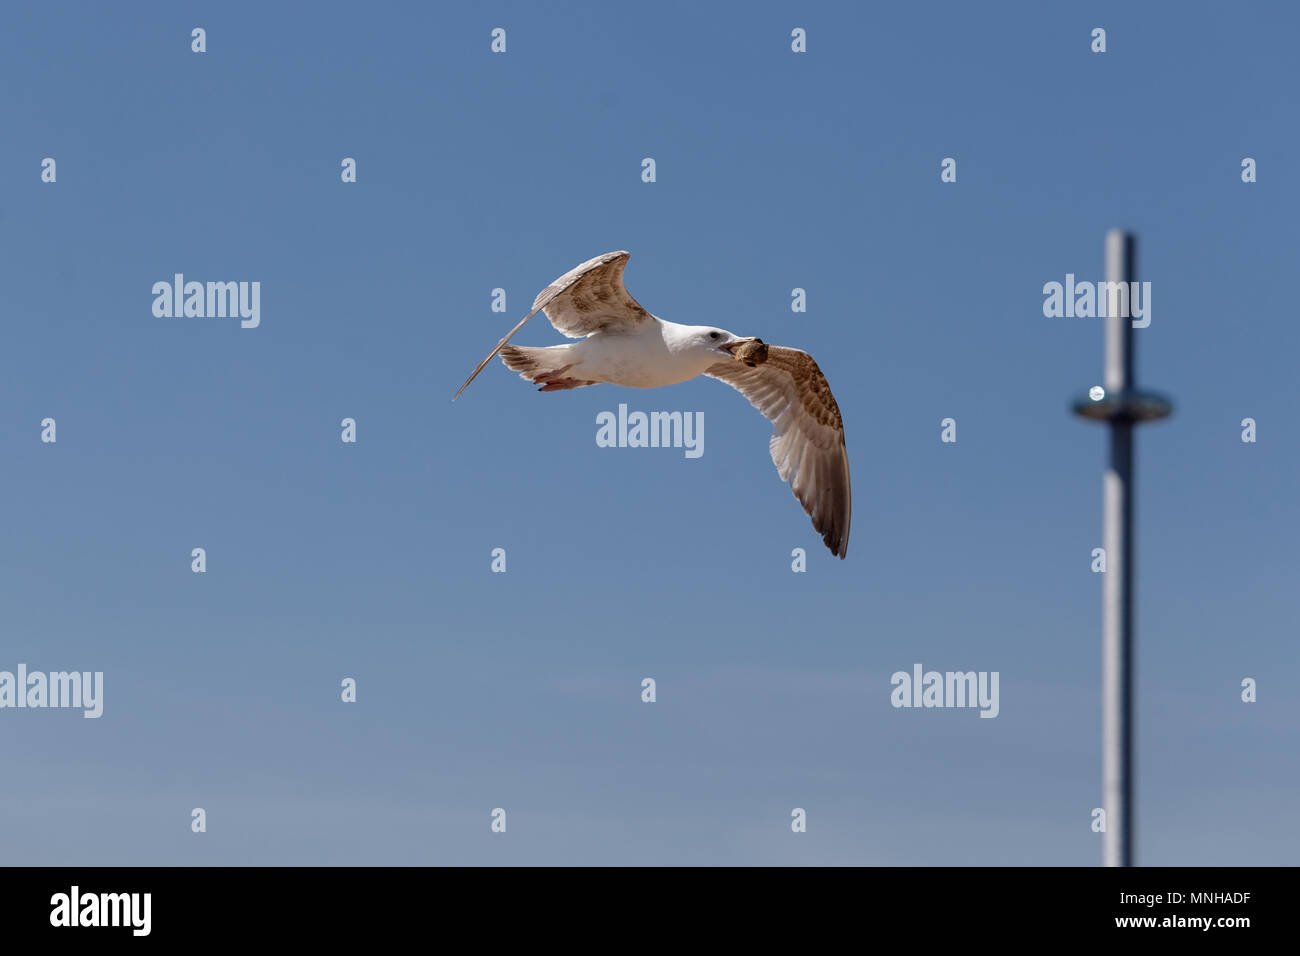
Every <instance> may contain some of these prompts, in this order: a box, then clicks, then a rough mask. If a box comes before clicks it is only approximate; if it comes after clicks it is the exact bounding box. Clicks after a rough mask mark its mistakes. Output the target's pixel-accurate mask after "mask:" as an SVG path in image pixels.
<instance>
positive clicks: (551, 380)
mask: <svg viewBox="0 0 1300 956" xmlns="http://www.w3.org/2000/svg"><path fill="white" fill-rule="evenodd" d="M627 260H628V254H627V253H626V252H607V253H605V254H604V255H603V256H597V257H596V258H594V259H589V260H587V261H586V262H584V263H583V264H582V265H580V266H578V267H577V268H576V269H574V270H572V271H571V272H566V273H565V274H564V275H562V276H560V278H558V279H556V280H555V281H554V282H552V283H551V284H550V285H548V286H547V287H546V288H545V289H543V290H542V291H541V293H540V294H539V295H538V296H537V298H536V299H535V300H534V302H533V310H532V311H531V312H529V313H528V314H527V315H526V316H524V318H523V320H522V321H521V322H520V323H519V324H518V325H516V326H515V327H514V328H513V329H511V330H510V331H509V332H508V333H506V336H505V338H503V339H502V340H501V341H500V342H498V343H497V344H496V348H494V349H493V350H492V351H491V352H489V353H488V354H487V356H486V357H485V358H484V359H483V361H481V362H479V363H478V367H477V368H475V369H474V371H473V372H472V373H470V376H469V378H467V379H466V380H465V384H464V385H462V386H461V387H460V391H458V392H456V395H455V397H453V398H452V401H455V400H456V399H457V398H459V397H460V393H461V392H463V391H465V389H466V388H467V387H468V386H469V383H470V382H472V381H474V379H475V377H477V375H478V373H479V372H481V371H483V367H484V366H485V365H487V363H488V362H490V361H492V356H494V355H496V354H497V353H498V352H499V353H501V360H502V361H503V362H504V363H505V364H506V367H507V368H511V369H513V370H515V371H517V372H519V374H520V377H521V378H525V379H528V380H529V381H530V382H533V383H534V384H537V385H541V386H542V387H541V389H539V391H543V392H556V391H561V390H564V389H570V388H581V387H583V386H584V385H597V384H600V383H602V382H606V383H609V384H611V385H626V386H629V387H631V388H658V387H660V386H661V385H675V384H677V383H678V382H684V381H686V380H687V379H691V378H695V377H696V376H699V375H707V376H708V377H709V378H716V379H719V380H721V381H723V382H726V383H727V384H728V385H730V386H731V387H732V388H734V389H736V390H737V391H738V392H740V394H742V395H744V396H745V397H746V398H747V399H749V401H750V404H752V405H753V406H754V407H755V408H757V409H758V410H759V411H760V412H762V413H763V414H764V415H765V416H767V418H769V419H770V420H771V421H772V424H773V431H772V438H771V440H770V441H769V443H768V446H769V449H770V451H771V453H772V461H773V463H775V465H776V470H777V472H778V473H779V474H780V476H781V480H782V481H788V482H789V483H790V490H791V491H793V492H794V496H795V497H796V498H798V499H799V503H800V504H802V505H803V509H804V511H806V512H807V513H808V515H809V516H811V517H812V524H813V527H814V528H815V529H816V530H817V531H818V533H819V534H821V536H822V541H824V542H825V543H826V547H828V548H830V549H831V553H832V554H837V555H839V556H840V557H841V558H843V557H844V555H845V553H846V552H847V551H848V546H849V517H850V514H851V512H852V505H853V492H852V488H851V487H850V485H849V458H848V454H847V452H846V451H845V449H844V422H843V420H842V419H841V417H840V409H839V406H838V405H837V404H835V397H834V396H833V395H832V394H831V387H830V385H829V384H827V382H826V377H825V376H824V375H822V372H821V369H819V368H818V367H817V363H816V362H814V361H813V358H812V356H811V355H809V354H808V353H807V352H801V351H799V350H798V349H790V348H782V347H780V346H776V345H771V346H769V345H765V344H764V343H763V341H762V340H761V339H757V338H743V337H741V336H738V335H734V334H732V333H731V332H728V331H727V330H726V329H718V328H713V327H712V326H707V325H679V324H678V323H676V322H668V321H666V320H664V319H660V318H657V317H656V316H653V315H651V314H650V313H649V312H647V311H646V310H645V309H643V308H642V307H641V305H640V304H639V303H638V302H637V301H636V299H634V298H632V296H630V295H628V292H627V289H626V288H625V287H624V286H623V269H624V267H626V266H627ZM539 311H544V312H545V313H546V317H547V318H548V319H550V320H551V325H553V326H555V329H556V331H558V332H561V333H563V334H564V335H566V336H568V337H569V338H571V339H581V341H579V342H575V343H573V344H570V345H552V346H549V347H547V348H523V347H520V346H516V345H509V344H507V343H509V341H510V338H511V336H513V335H514V334H515V333H516V332H518V331H519V330H520V329H522V328H523V327H524V323H525V322H527V321H528V320H529V319H531V318H532V317H533V316H534V315H536V314H537V313H538V312H539Z"/></svg>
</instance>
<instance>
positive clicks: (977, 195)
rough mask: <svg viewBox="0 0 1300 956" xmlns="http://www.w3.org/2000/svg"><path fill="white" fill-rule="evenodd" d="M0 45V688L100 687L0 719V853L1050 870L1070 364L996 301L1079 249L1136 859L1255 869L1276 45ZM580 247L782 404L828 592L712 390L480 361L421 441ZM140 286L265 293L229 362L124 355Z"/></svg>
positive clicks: (1123, 12)
mask: <svg viewBox="0 0 1300 956" xmlns="http://www.w3.org/2000/svg"><path fill="white" fill-rule="evenodd" d="M1144 7H1145V5H1144ZM7 20H8V24H7V29H6V30H5V31H3V33H0V79H2V80H3V82H0V116H2V117H3V126H4V129H5V133H6V135H5V137H4V142H3V147H2V148H0V182H3V184H4V186H3V189H0V227H2V228H0V263H3V266H0V268H2V269H3V280H4V283H3V285H4V295H5V299H4V304H5V308H4V314H5V321H4V322H3V325H0V449H2V452H3V462H4V468H3V472H2V474H3V478H2V479H0V480H2V481H3V487H4V492H5V493H4V535H3V538H2V539H0V540H2V541H3V544H0V582H2V583H0V670H11V671H12V670H14V669H15V668H16V666H17V665H18V664H19V663H25V664H26V665H27V667H28V668H29V669H31V670H43V671H54V670H86V671H103V672H104V675H105V676H104V682H105V692H104V697H105V700H104V715H103V716H102V717H101V718H100V719H98V720H85V719H83V718H82V717H81V714H80V712H76V711H69V710H21V711H19V710H0V760H2V761H3V768H4V769H3V777H4V780H5V786H4V787H2V788H0V861H4V862H7V863H17V864H182V865H189V864H193V865H202V864H242V863H251V864H352V863H357V864H361V863H366V864H545V863H562V864H631V863H640V864H945V865H948V864H976V863H990V864H1044V865H1091V864H1094V863H1096V862H1097V861H1098V860H1099V858H1100V847H1099V837H1098V835H1097V834H1095V833H1093V832H1091V830H1090V826H1089V824H1090V811H1091V809H1092V808H1093V807H1095V806H1098V805H1099V804H1100V799H1101V797H1100V782H1099V776H1100V753H1099V736H1100V690H1099V680H1100V633H1099V630H1100V589H1101V579H1100V577H1099V576H1098V575H1095V574H1093V573H1091V571H1090V569H1089V564H1090V552H1091V550H1092V549H1093V548H1094V547H1097V546H1098V545H1099V544H1100V534H1101V514H1100V511H1101V472H1102V464H1103V454H1104V430H1103V429H1101V428H1098V427H1095V426H1091V425H1088V424H1085V423H1082V422H1079V421H1077V420H1075V419H1073V418H1071V416H1070V415H1069V413H1068V403H1069V400H1070V399H1071V398H1072V397H1073V396H1074V395H1076V394H1077V393H1079V392H1081V391H1083V390H1085V389H1086V388H1087V387H1088V386H1090V385H1092V384H1095V383H1096V382H1097V381H1098V380H1099V378H1100V376H1101V347H1102V334H1101V327H1100V323H1099V322H1098V321H1097V320H1095V319H1091V320H1090V319H1049V318H1045V317H1044V315H1043V313H1042V302H1043V295H1042V286H1043V284H1044V283H1047V282H1051V281H1062V280H1063V279H1064V276H1065V274H1066V273H1075V274H1076V275H1077V276H1079V277H1080V278H1091V279H1094V280H1095V279H1100V278H1101V268H1102V264H1101V253H1102V239H1103V235H1104V233H1105V231H1106V230H1107V229H1109V228H1111V227H1114V226H1124V227H1128V228H1131V229H1133V230H1135V231H1136V232H1137V234H1138V236H1139V243H1140V247H1139V256H1140V264H1139V269H1140V278H1142V279H1145V280H1149V281H1150V282H1151V283H1152V290H1153V291H1152V323H1151V325H1150V327H1149V328H1147V329H1144V330H1142V331H1140V332H1139V333H1138V347H1139V350H1140V351H1139V356H1138V363H1139V377H1140V379H1141V381H1142V382H1143V383H1144V384H1146V385H1148V386H1149V387H1152V388H1159V389H1161V390H1163V391H1166V392H1167V393H1169V394H1170V395H1172V396H1173V398H1174V399H1175V401H1176V404H1177V410H1176V413H1175V416H1174V417H1173V418H1172V419H1171V420H1169V421H1167V422H1164V423H1161V424H1158V425H1154V426H1150V427H1147V428H1144V429H1143V430H1142V431H1141V432H1140V437H1139V450H1138V460H1139V478H1138V484H1139V509H1140V510H1139V513H1140V518H1139V526H1138V549H1139V560H1140V578H1139V581H1140V592H1139V597H1138V605H1137V606H1138V621H1139V650H1138V680H1139V695H1138V701H1137V706H1138V761H1139V763H1138V766H1139V777H1138V786H1139V803H1138V814H1139V816H1138V827H1139V837H1138V843H1137V857H1138V861H1139V862H1140V863H1147V864H1169V865H1190V864H1244V865H1251V864H1294V863H1295V862H1296V860H1297V856H1298V853H1297V851H1300V826H1298V825H1297V823H1296V818H1295V814H1294V807H1295V800H1296V795H1297V791H1298V790H1300V764H1298V763H1297V761H1296V759H1295V727H1296V725H1297V721H1298V720H1300V699H1298V697H1297V687H1296V684H1295V674H1296V673H1297V671H1296V664H1297V653H1296V650H1295V647H1296V644H1295V628H1296V625H1297V620H1298V618H1300V615H1298V614H1297V597H1296V590H1295V587H1294V582H1295V580H1296V576H1297V571H1300V545H1298V544H1297V537H1296V534H1295V530H1296V526H1297V518H1298V517H1300V514H1298V510H1300V508H1298V506H1297V503H1296V500H1297V499H1296V495H1295V484H1296V472H1297V466H1298V465H1300V453H1297V450H1296V445H1295V441H1294V431H1295V430H1294V420H1295V416H1296V411H1297V407H1296V405H1297V403H1296V394H1297V391H1296V379H1295V370H1294V362H1295V356H1296V355H1297V354H1298V352H1300V332H1297V324H1296V322H1295V315H1294V310H1295V286H1294V278H1293V276H1294V264H1295V262H1296V258H1297V255H1298V254H1300V229H1298V228H1297V225H1296V221H1297V220H1296V217H1295V214H1294V211H1295V209H1296V207H1297V199H1300V196H1298V195H1297V194H1298V192H1300V186H1298V185H1297V182H1296V180H1295V178H1294V177H1293V176H1291V175H1290V174H1289V173H1288V172H1287V166H1286V163H1287V162H1289V161H1291V159H1292V158H1293V157H1294V156H1295V155H1297V153H1298V152H1300V135H1298V134H1297V128H1296V124H1295V122H1294V113H1295V89H1296V80H1297V76H1296V70H1295V66H1294V57H1293V55H1292V54H1293V51H1292V49H1291V46H1292V43H1291V41H1292V38H1293V37H1294V35H1295V32H1296V28H1297V26H1300V23H1298V20H1300V18H1298V17H1297V15H1296V12H1295V10H1294V8H1291V7H1284V6H1283V5H1249V4H1239V5H1233V6H1230V7H1224V6H1222V5H1210V4H1180V5H1178V6H1177V7H1176V8H1175V7H1173V6H1156V5H1151V6H1150V8H1143V9H1135V8H1134V7H1133V5H1126V4H1090V5H1087V6H1086V7H1085V6H1083V5H1074V7H1073V8H1070V7H1067V6H1066V5H1058V4H1051V5H1047V4H1030V3H1023V4H1000V5H995V6H993V7H988V6H980V7H978V8H973V7H971V6H970V5H965V4H926V5H898V6H891V7H888V8H872V9H867V8H866V7H864V6H863V5H859V4H812V5H810V4H772V3H758V4H744V5H739V4H735V5H723V4H718V5H712V4H709V5H699V4H685V3H682V4H674V3H655V4H651V5H633V4H626V5H614V6H611V5H607V4H602V5H596V4H547V5H545V6H544V8H542V7H540V6H539V5H534V4H527V3H520V4H485V5H468V4H466V5H461V6H460V7H459V8H451V7H450V6H447V7H444V5H424V4H420V5H416V4H404V5H397V4H383V3H378V4H367V5H363V6H360V7H357V6H347V7H342V6H340V7H338V8H337V9H332V8H331V7H330V6H329V5H319V6H316V7H313V8H311V10H310V11H305V12H304V11H301V10H300V11H296V12H292V11H290V10H289V9H288V8H287V6H286V7H278V6H275V7H270V8H268V7H267V6H266V5H262V4H212V5H208V4H187V5H175V4H163V3H154V4H132V5H130V6H129V7H128V8H126V9H118V8H112V9H110V8H106V7H103V6H102V5H99V4H52V5H35V6H32V5H28V6H25V7H22V8H14V9H13V10H11V11H9V12H8V13H7ZM196 26H201V27H203V28H205V29H206V31H207V52H206V53H203V54H195V53H192V52H191V50H190V31H191V29H192V28H193V27H196ZM1098 26H1100V27H1104V28H1105V29H1106V30H1107V34H1108V36H1107V45H1108V50H1107V52H1106V53H1105V54H1094V53H1092V52H1090V49H1089V45H1090V33H1091V30H1092V29H1093V28H1094V27H1098ZM494 27H503V28H504V29H505V30H506V31H507V52H506V53H505V54H500V55H494V54H492V53H491V52H490V50H489V43H490V35H489V34H490V31H491V30H492V29H493V28H494ZM795 27H802V28H804V29H806V30H807V36H808V52H807V53H805V54H795V53H792V52H791V50H790V31H791V30H792V29H793V28H795ZM45 157H53V158H54V159H55V160H56V162H57V182H55V183H52V184H51V183H43V182H41V179H40V172H41V168H40V164H41V161H42V159H43V158H45ZM343 157H353V158H355V159H356V161H357V173H358V176H357V178H358V181H357V182H356V183H355V184H344V183H342V182H341V181H340V161H341V160H342V158H343ZM644 157H653V158H654V159H655V160H656V164H657V181H656V182H654V183H644V182H642V181H641V175H640V174H641V161H642V159H643V158H644ZM944 157H953V158H955V159H956V160H957V163H958V181H957V182H956V183H952V184H945V183H941V182H940V179H939V172H940V168H939V167H940V161H941V160H942V159H943V158H944ZM1243 157H1253V158H1254V159H1255V160H1256V161H1257V163H1258V182H1256V183H1253V184H1245V183H1243V182H1242V181H1241V178H1240V164H1241V161H1242V158H1243ZM612 249H628V250H630V251H631V253H632V258H631V261H630V264H629V266H628V269H627V276H626V277H627V283H628V287H629V289H630V291H631V292H632V294H633V295H634V296H636V297H637V298H638V300H639V301H641V302H642V303H643V304H644V305H645V306H646V307H647V308H648V309H650V310H651V311H652V312H654V313H655V314H657V315H660V316H663V317H665V318H668V319H673V320H676V321H681V322H688V323H699V324H708V325H719V326H722V327H725V328H728V329H731V330H732V331H735V332H737V333H739V334H748V335H759V336H761V337H763V338H764V339H765V340H767V341H770V342H776V343H780V344H786V345H791V346H795V347H799V348H803V349H805V350H807V351H808V352H810V353H811V354H812V355H814V356H815V357H816V358H817V360H818V362H819V363H820V365H821V367H822V369H823V370H824V372H825V373H826V375H827V376H828V378H829V380H830V383H831V385H832V387H833V388H834V391H835V394H836V396H837V398H838V401H839V405H840V407H841V409H842V411H843V415H844V419H845V426H846V434H847V442H848V449H849V453H850V460H851V465H852V474H853V480H854V491H855V507H854V518H855V521H854V525H853V531H852V537H851V541H850V547H849V552H848V558H847V560H846V561H843V562H841V561H838V560H836V559H833V558H832V557H831V556H830V555H829V554H828V553H827V552H826V551H825V550H824V548H823V547H822V545H821V543H820V540H819V538H818V536H817V535H815V533H814V532H813V531H812V528H811V526H810V524H809V522H808V519H807V517H806V516H805V515H804V514H803V513H802V510H801V509H800V508H799V506H798V504H797V503H796V502H795V501H794V499H793V498H792V497H791V495H790V492H789V490H788V488H787V487H785V486H784V485H783V484H782V483H781V482H780V481H779V479H778V478H777V476H776V473H775V470H774V469H773V467H772V465H771V462H770V460H769V459H768V455H767V436H768V435H769V433H770V425H769V424H768V423H767V422H766V421H764V420H763V419H762V418H761V417H760V416H759V415H758V414H757V413H756V412H755V411H753V410H752V409H751V408H750V407H749V405H748V403H747V402H746V401H745V400H744V399H743V398H741V397H740V396H739V395H738V394H736V393H734V392H733V391H732V390H731V389H729V388H726V387H725V386H723V385H721V384H720V383H718V382H714V381H709V380H700V381H693V382H689V383H685V384H683V385H679V386H675V387H672V388H669V389H663V390H658V391H648V392H643V391H635V390H627V389H617V388H614V387H611V386H601V387H596V388H588V389H581V390H577V391H572V392H560V393H555V394H545V395H539V394H537V393H536V392H535V391H534V390H533V389H532V388H531V387H530V386H528V385H527V384H525V383H523V382H521V381H520V380H519V379H518V378H517V377H516V376H515V375H514V373H511V372H509V371H507V370H506V369H504V368H502V367H501V366H500V364H499V363H494V364H493V365H492V366H490V367H489V368H488V369H486V370H485V371H484V373H483V375H482V376H481V377H480V378H479V379H478V380H477V381H475V383H474V384H473V386H472V387H471V388H470V389H469V390H468V391H467V392H466V393H465V395H464V396H463V397H462V399H461V400H460V401H458V402H456V403H455V404H454V405H453V404H452V403H451V401H450V397H451V395H452V393H453V392H454V391H455V389H456V387H457V386H459V384H460V382H461V381H462V380H463V379H464V377H465V375H466V374H467V373H468V372H469V370H470V369H471V368H472V367H473V365H474V363H475V362H476V361H477V360H478V359H479V358H480V357H481V356H482V355H483V353H485V352H486V351H487V349H488V348H490V347H491V346H492V344H493V343H494V342H495V341H496V340H497V338H498V337H500V336H501V335H502V334H503V333H504V332H505V331H506V330H507V329H508V328H509V327H510V326H511V325H512V324H513V323H514V322H515V321H517V320H518V318H520V317H522V315H523V314H524V313H525V312H526V311H527V307H528V305H529V303H531V301H532V298H533V296H534V295H535V294H536V292H537V291H539V290H540V289H541V288H542V287H544V286H545V285H546V284H547V283H548V282H549V281H550V280H551V279H553V278H555V277H556V276H558V275H560V274H561V273H563V272H565V271H567V270H568V269H570V268H571V267H573V266H574V265H576V264H577V263H579V262H581V261H583V260H585V259H588V258H590V257H592V256H595V255H598V254H600V253H603V252H606V251H609V250H612ZM176 272H182V273H184V274H185V275H186V276H187V278H190V279H197V280H200V281H207V280H213V281H218V280H219V281H228V280H243V281H258V282H260V283H261V290H262V293H261V325H260V326H259V327H258V328H256V329H241V328H240V327H239V324H238V322H237V321H233V320H229V319H195V318H188V319H187V318H181V319H175V318H173V319H163V318H156V317H155V316H154V315H153V313H152V309H151V306H152V301H153V296H152V295H151V292H150V290H151V287H152V285H153V283H155V282H157V281H160V280H170V279H171V277H172V275H173V274H174V273H176ZM497 287H500V288H504V289H505V290H506V292H507V296H508V310H507V312H506V313H505V314H502V313H494V312H492V311H491V309H490V305H491V291H492V289H494V288H497ZM796 287H799V288H803V289H805V290H806V291H807V302H808V310H807V312H806V313H801V314H800V313H793V312H792V311H791V309H790V299H791V290H792V289H793V288H796ZM515 341H516V342H517V343H518V344H524V345H547V344H555V343H558V342H559V341H562V339H561V337H560V336H559V334H558V333H556V332H554V330H552V329H551V328H550V327H549V326H548V325H547V324H546V323H545V322H544V321H543V320H542V319H541V318H538V319H535V320H534V321H533V323H531V324H530V325H529V326H528V327H527V328H526V329H525V330H524V331H523V332H521V333H520V334H519V336H518V337H517V338H516V340H515ZM620 402H626V403H628V405H629V408H631V409H635V410H643V411H653V410H679V411H689V412H696V411H699V412H703V413H704V417H705V422H706V432H705V443H706V444H705V454H704V455H703V456H702V457H701V458H699V459H696V460H688V459H686V458H685V457H684V456H683V454H682V452H681V451H680V450H673V449H608V448H598V447H597V446H596V443H595V433H596V425H595V419H596V415H597V414H598V413H599V412H601V411H607V410H616V409H617V407H618V404H619V403H620ZM46 417H52V418H54V419H55V420H56V421H57V429H58V430H57V436H58V440H57V442H56V443H55V444H52V445H51V444H46V443H42V442H41V440H40V432H41V427H40V423H41V421H42V419H44V418H46ZM345 417H351V418H354V419H355V420H356V422H357V435H358V441H357V442H356V444H344V443H342V442H341V441H340V437H339V435H340V427H339V423H340V421H341V420H342V419H343V418H345ZM947 417H952V418H954V419H956V421H957V429H958V431H957V438H958V440H957V442H956V443H955V444H944V443H941V442H940V427H939V426H940V421H941V420H942V419H944V418H947ZM1245 417H1251V418H1254V419H1255V420H1256V422H1257V428H1258V441H1257V442H1256V443H1253V444H1247V443H1243V442H1242V441H1241V438H1240V435H1241V426H1240V422H1241V420H1242V419H1243V418H1245ZM195 547H202V548H205V549H206V552H207V562H208V564H207V571H206V573H204V574H194V573H192V572H191V570H190V560H191V558H190V552H191V549H193V548H195ZM498 547H500V548H505V549H506V552H507V567H508V570H507V572H506V573H505V574H493V573H491V571H490V560H491V559H490V554H491V551H492V549H493V548H498ZM796 547H800V548H805V549H807V553H808V570H807V572H806V573H802V574H795V573H792V571H791V568H790V564H791V558H790V553H791V550H792V549H794V548H796ZM915 663H921V664H923V665H924V666H925V667H926V668H927V669H937V670H940V671H946V670H977V671H997V672H999V674H1000V678H1001V680H1000V691H1001V694H1000V696H1001V700H1000V713H999V716H998V717H997V718H996V719H992V720H982V719H979V718H978V717H977V715H976V713H975V712H974V711H972V710H957V709H935V710H911V709H895V708H893V707H891V706H890V703H889V697H890V691H891V686H890V683H889V681H890V675H891V674H892V673H894V672H895V671H898V670H906V671H910V670H911V668H912V666H913V664H915ZM344 677H353V678H355V679H356V681H357V683H358V700H357V702H356V703H355V704H344V703H343V702H341V700H340V689H339V683H340V681H341V680H342V679H343V678H344ZM645 677H653V678H654V679H655V680H656V681H657V691H658V699H657V701H656V702H655V703H653V704H646V703H643V702H642V701H641V698H640V693H641V681H642V679H643V678H645ZM1245 677H1253V678H1255V679H1257V680H1258V682H1259V699H1258V702H1256V703H1253V704H1245V703H1242V702H1241V700H1240V696H1239V695H1240V683H1241V680H1242V679H1243V678H1245ZM194 807H202V808H204V809H205V811H206V813H207V832H206V833H203V834H195V833H192V832H191V830H190V811H191V808H194ZM496 807H502V808H505V810H506V811H507V815H508V827H507V832H506V833H505V834H493V833H492V832H490V828H489V824H490V816H489V814H490V813H491V811H492V809H493V808H496ZM795 807H801V808H804V809H805V810H806V811H807V816H808V830H807V832H806V833H803V834H794V833H792V832H791V829H790V813H791V810H792V808H795Z"/></svg>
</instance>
